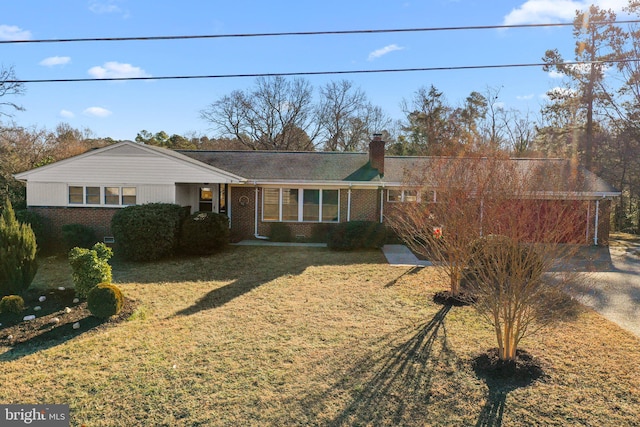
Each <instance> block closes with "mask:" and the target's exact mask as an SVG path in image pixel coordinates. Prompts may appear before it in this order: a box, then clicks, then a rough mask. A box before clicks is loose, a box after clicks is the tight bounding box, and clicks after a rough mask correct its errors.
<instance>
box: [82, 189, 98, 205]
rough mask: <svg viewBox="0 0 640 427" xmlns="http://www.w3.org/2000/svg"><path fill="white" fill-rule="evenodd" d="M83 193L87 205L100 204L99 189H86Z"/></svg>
mask: <svg viewBox="0 0 640 427" xmlns="http://www.w3.org/2000/svg"><path fill="white" fill-rule="evenodd" d="M85 192H86V203H87V205H99V204H100V187H86V188H85Z"/></svg>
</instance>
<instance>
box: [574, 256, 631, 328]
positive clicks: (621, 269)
mask: <svg viewBox="0 0 640 427" xmlns="http://www.w3.org/2000/svg"><path fill="white" fill-rule="evenodd" d="M639 250H640V245H639V246H635V247H634V246H631V247H620V246H616V245H613V246H611V247H609V248H607V247H592V248H590V249H589V253H588V254H587V256H585V257H584V259H583V260H579V261H584V262H585V266H586V267H587V268H586V269H585V270H586V271H590V273H589V277H588V280H587V281H586V283H584V284H581V285H579V286H574V287H572V288H571V290H570V293H571V294H572V295H573V296H574V297H575V298H576V299H577V300H578V301H580V302H581V303H583V304H584V305H586V306H588V307H592V308H593V309H595V310H596V311H597V312H599V313H600V314H602V315H603V316H604V317H606V318H607V319H609V320H611V321H612V322H615V323H617V324H618V325H619V326H621V327H622V328H624V329H626V330H628V331H630V332H632V333H633V334H635V335H636V336H637V337H639V338H640V255H638V251H639ZM585 270H583V271H585Z"/></svg>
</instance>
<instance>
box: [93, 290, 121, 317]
mask: <svg viewBox="0 0 640 427" xmlns="http://www.w3.org/2000/svg"><path fill="white" fill-rule="evenodd" d="M123 304H124V296H123V295H122V291H121V290H120V288H118V287H117V286H116V285H112V284H111V283H100V284H98V285H96V286H94V287H93V289H91V291H89V295H88V296H87V308H89V311H90V312H91V314H92V315H94V316H95V317H99V318H101V319H106V318H108V317H111V316H114V315H116V314H118V313H120V310H122V305H123Z"/></svg>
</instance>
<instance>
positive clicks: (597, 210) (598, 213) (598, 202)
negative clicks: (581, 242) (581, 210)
mask: <svg viewBox="0 0 640 427" xmlns="http://www.w3.org/2000/svg"><path fill="white" fill-rule="evenodd" d="M599 217H600V200H596V221H595V224H594V227H593V228H594V230H593V244H594V245H595V246H598V219H599Z"/></svg>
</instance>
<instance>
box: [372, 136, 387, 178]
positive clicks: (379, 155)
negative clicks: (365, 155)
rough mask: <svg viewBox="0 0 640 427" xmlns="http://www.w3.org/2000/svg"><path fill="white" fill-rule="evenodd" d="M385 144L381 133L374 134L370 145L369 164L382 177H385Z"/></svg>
mask: <svg viewBox="0 0 640 427" xmlns="http://www.w3.org/2000/svg"><path fill="white" fill-rule="evenodd" d="M384 144H385V143H384V141H383V140H382V134H381V133H374V134H373V139H372V140H371V142H370V143H369V164H370V165H371V167H372V168H374V169H377V170H378V173H379V174H380V175H384Z"/></svg>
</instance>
